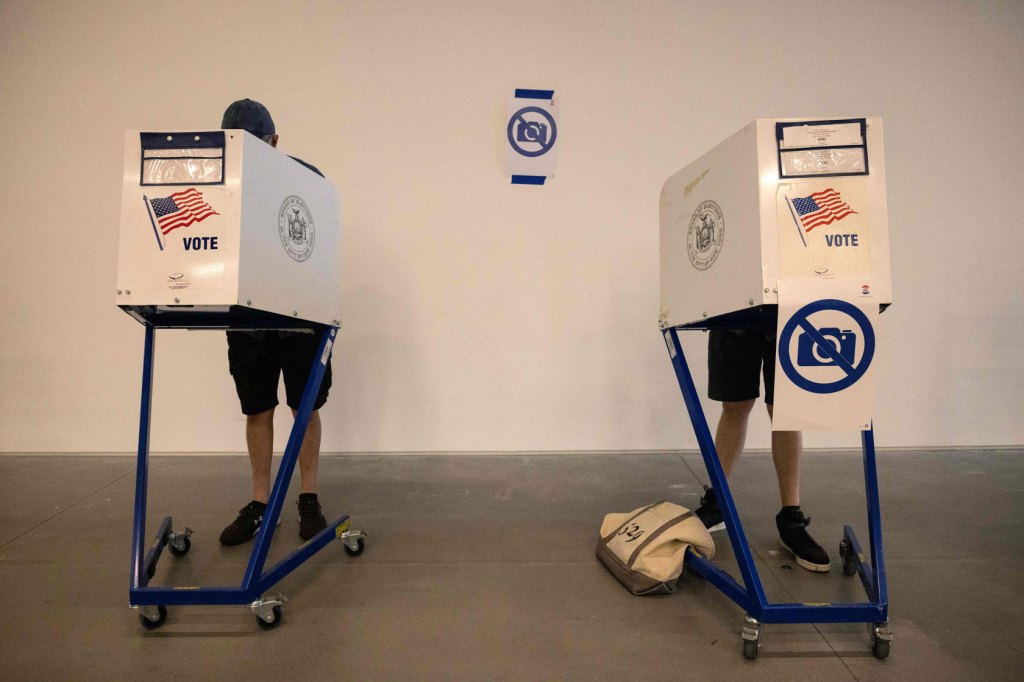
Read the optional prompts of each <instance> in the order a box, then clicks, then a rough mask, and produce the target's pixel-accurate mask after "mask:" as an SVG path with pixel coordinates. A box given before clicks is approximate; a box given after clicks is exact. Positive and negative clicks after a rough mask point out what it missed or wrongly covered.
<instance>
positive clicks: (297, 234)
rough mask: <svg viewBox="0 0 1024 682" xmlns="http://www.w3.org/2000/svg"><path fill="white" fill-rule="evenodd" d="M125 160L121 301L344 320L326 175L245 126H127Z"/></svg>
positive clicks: (334, 208) (333, 205)
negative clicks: (180, 128) (220, 128)
mask: <svg viewBox="0 0 1024 682" xmlns="http://www.w3.org/2000/svg"><path fill="white" fill-rule="evenodd" d="M124 158H125V163H124V180H123V182H124V189H123V194H122V203H121V230H120V242H119V254H118V270H117V305H119V306H122V307H125V308H129V307H131V308H138V307H141V306H152V307H155V308H157V309H159V310H162V311H163V310H169V311H174V310H190V311H191V312H194V313H197V314H202V313H203V312H204V311H209V312H224V311H227V310H242V311H243V312H244V310H246V309H249V310H252V311H265V312H270V313H276V314H279V315H285V316H287V317H290V318H297V319H300V320H307V321H311V322H317V323H321V324H327V325H334V326H338V325H339V324H340V320H341V304H340V276H341V272H340V269H341V266H340V214H339V203H338V195H337V193H336V192H335V190H334V188H333V187H332V186H331V184H330V183H329V182H327V181H326V180H325V179H324V178H322V177H320V176H319V175H317V174H316V173H314V172H313V171H311V170H309V169H308V168H306V167H305V166H303V165H302V164H300V163H299V162H297V161H295V160H294V159H291V158H289V157H288V156H286V155H285V154H282V153H281V152H279V151H277V150H276V149H274V148H273V147H271V146H270V145H269V144H266V143H265V142H263V141H262V140H260V139H258V138H256V137H254V136H252V135H250V134H249V133H247V132H245V131H242V130H224V131H203V132H191V131H177V132H175V131H171V132H160V133H146V132H140V131H127V132H126V134H125V157H124Z"/></svg>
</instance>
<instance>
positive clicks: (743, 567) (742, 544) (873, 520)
mask: <svg viewBox="0 0 1024 682" xmlns="http://www.w3.org/2000/svg"><path fill="white" fill-rule="evenodd" d="M664 336H665V342H666V345H667V346H668V351H669V356H670V358H671V360H672V366H673V367H674V368H675V372H676V378H677V379H678V380H679V388H680V390H681V391H682V394H683V400H684V402H685V403H686V409H687V412H688V414H689V417H690V422H691V424H692V425H693V430H694V435H695V436H696V438H697V444H698V446H699V447H700V452H701V456H702V457H703V459H704V465H705V467H706V468H707V471H708V477H709V478H710V479H711V485H712V486H713V487H714V489H715V495H716V497H717V498H718V502H719V505H720V507H721V508H722V516H723V517H724V519H725V524H726V531H727V532H728V536H729V542H730V543H731V545H732V548H733V553H734V554H735V556H736V563H737V564H738V567H739V571H740V575H741V577H742V579H743V584H742V585H741V584H740V583H739V582H737V581H736V580H735V579H734V578H733V577H732V576H731V575H729V574H728V573H727V572H726V571H724V570H723V569H721V568H719V567H718V566H716V565H715V564H714V563H712V562H711V561H709V560H708V559H707V558H706V557H704V556H701V555H700V554H699V553H697V552H696V551H694V550H693V549H692V548H691V549H690V550H688V551H687V555H686V566H687V567H688V568H690V569H692V570H693V571H695V572H696V573H698V574H699V575H701V576H703V577H704V578H705V579H707V580H708V581H709V582H710V583H711V584H712V585H714V586H715V587H717V588H718V589H719V590H720V591H721V592H723V593H724V594H725V595H726V596H727V597H729V598H730V599H731V600H732V601H734V602H735V603H736V604H737V605H739V606H740V607H741V608H742V609H744V610H745V611H746V616H745V620H744V627H743V634H742V638H743V655H744V656H745V657H747V658H750V659H753V658H756V657H757V652H758V649H759V647H760V634H761V632H760V629H761V628H760V626H761V624H762V623H867V624H868V631H869V635H870V637H871V647H872V652H873V653H874V655H875V656H876V657H877V658H886V657H887V656H888V655H889V646H890V642H891V641H892V633H891V632H890V630H889V628H888V593H887V589H886V581H885V563H884V557H883V552H882V525H881V512H880V506H879V498H878V478H877V473H876V469H875V447H874V434H873V432H872V431H870V430H869V431H865V432H864V433H863V437H862V441H863V449H864V482H865V487H866V489H867V507H868V509H867V511H868V531H869V538H870V540H869V541H870V552H871V558H870V563H869V562H868V561H867V559H866V558H865V556H864V554H863V553H862V552H861V551H860V544H859V543H858V541H857V536H856V534H855V533H854V532H853V529H852V528H851V527H850V526H849V525H847V526H845V528H844V533H843V540H842V541H841V543H840V555H841V557H842V558H843V571H844V573H846V574H847V575H853V574H854V573H859V575H860V577H861V582H862V583H863V585H864V589H865V592H867V595H868V599H869V601H867V602H863V603H861V602H858V603H844V604H799V603H789V604H787V603H775V604H773V603H769V602H768V599H767V597H766V596H765V593H764V588H763V586H762V584H761V580H760V577H759V576H758V572H757V567H756V566H755V564H754V560H753V557H752V555H751V552H750V547H749V545H748V543H747V539H746V536H745V535H744V533H743V528H742V526H741V524H740V520H739V516H738V514H737V512H736V505H735V502H734V501H733V498H732V493H731V491H730V490H729V484H728V481H727V480H726V478H725V473H724V471H723V470H722V465H721V464H720V463H719V461H718V453H717V452H716V450H715V443H714V439H713V438H712V436H711V431H710V429H709V428H708V423H707V419H706V417H705V416H704V410H703V408H702V407H701V404H700V397H699V396H698V395H697V389H696V387H695V386H694V383H693V378H692V376H691V375H690V370H689V367H688V366H687V363H686V358H685V355H684V353H683V348H682V344H681V343H680V342H679V335H678V333H677V330H676V329H674V328H670V329H666V330H664Z"/></svg>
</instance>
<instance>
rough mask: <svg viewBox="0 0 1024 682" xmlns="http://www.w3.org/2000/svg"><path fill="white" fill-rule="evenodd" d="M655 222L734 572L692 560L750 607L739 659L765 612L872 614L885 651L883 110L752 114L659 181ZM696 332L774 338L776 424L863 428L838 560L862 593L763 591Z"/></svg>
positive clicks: (670, 323) (879, 651)
mask: <svg viewBox="0 0 1024 682" xmlns="http://www.w3.org/2000/svg"><path fill="white" fill-rule="evenodd" d="M660 219H661V226H660V230H661V235H660V248H661V310H660V318H659V326H660V327H661V330H662V334H663V336H664V339H665V343H666V346H667V348H668V351H669V356H670V358H671V360H672V363H673V367H674V369H675V371H676V375H677V378H678V380H679V385H680V389H681V390H682V393H683V398H684V400H685V402H686V406H687V410H688V413H689V416H690V420H691V422H692V424H693V428H694V432H695V435H696V437H697V441H698V443H699V445H700V449H701V453H702V455H703V457H704V461H705V465H706V466H707V469H708V475H709V478H710V479H711V483H712V486H713V487H714V490H715V493H716V496H717V499H718V501H719V504H720V506H721V508H722V513H723V516H724V518H725V523H726V528H727V530H728V535H729V540H730V542H731V543H732V546H733V548H734V550H735V553H736V557H737V562H738V564H739V570H740V572H741V574H742V578H743V584H742V585H740V584H739V583H738V582H737V581H736V580H734V579H733V578H732V577H731V576H730V575H729V574H728V573H726V572H725V571H723V570H722V569H720V568H718V567H717V566H715V565H714V564H712V563H711V562H710V561H708V560H706V559H705V558H704V557H701V556H698V555H694V556H692V557H688V558H687V566H691V567H693V568H694V569H695V570H696V571H697V572H698V573H700V574H701V575H703V576H704V577H706V578H707V579H708V580H709V581H711V582H712V583H713V584H715V585H716V586H717V587H718V588H719V589H721V590H722V591H723V592H724V593H725V594H726V595H727V596H729V597H730V598H731V599H732V600H733V601H735V602H736V603H737V604H739V605H740V606H741V607H743V608H744V609H745V610H746V611H747V616H746V625H745V627H744V630H743V640H744V642H743V643H744V649H743V651H744V655H745V656H747V657H748V658H754V657H756V656H757V652H758V647H759V644H760V625H761V624H762V623H796V622H809V623H812V622H864V623H868V626H869V634H870V638H871V645H872V650H873V653H874V654H875V656H876V657H878V658H885V657H886V656H887V655H888V652H889V643H890V641H891V632H890V631H889V628H888V597H887V592H886V582H885V569H884V563H883V554H882V538H881V524H880V513H879V501H878V486H877V477H876V473H875V454H874V434H873V431H872V414H873V409H874V363H873V359H874V357H875V355H876V353H875V349H876V344H877V333H876V325H875V322H876V320H877V317H878V315H879V313H880V312H881V311H882V310H884V309H885V308H886V307H887V306H889V304H891V302H892V285H891V275H890V258H889V239H888V234H889V229H888V215H887V209H886V194H885V162H884V150H883V140H882V121H881V119H880V118H875V117H863V118H845V119H844V118H831V119H759V120H756V121H754V122H753V123H751V124H750V125H748V126H746V127H744V128H743V129H742V130H740V131H739V132H737V133H736V134H734V135H732V136H731V137H729V138H728V139H726V140H725V141H724V142H722V143H721V144H719V145H717V146H716V147H714V148H713V149H712V150H711V151H709V152H708V153H706V154H704V155H703V156H701V157H700V158H699V159H697V160H696V161H694V162H692V163H690V164H688V165H687V166H686V167H685V168H683V169H682V170H680V171H679V172H677V173H675V174H673V175H672V176H671V177H670V178H669V179H668V180H667V181H666V182H665V183H664V186H663V187H662V191H661V210H660ZM692 329H696V330H710V329H725V330H736V331H741V332H742V333H752V331H751V330H762V331H764V330H768V333H771V334H773V335H775V337H776V341H777V349H776V358H775V359H776V372H775V394H774V407H773V410H774V416H773V425H772V428H773V429H775V430H783V431H790V430H807V429H828V430H846V429H851V430H858V431H860V432H861V434H862V442H863V449H864V472H865V483H866V488H867V506H868V523H869V533H870V551H869V554H870V560H869V558H868V557H866V556H865V554H864V553H863V552H862V551H861V548H860V543H859V541H858V540H857V537H856V534H855V533H854V532H853V529H852V528H851V527H850V526H846V527H845V530H844V537H843V539H842V541H841V542H840V557H841V559H842V562H843V570H844V573H846V574H847V575H853V574H858V575H859V576H860V579H861V582H862V583H863V585H864V588H865V590H866V592H867V594H868V598H869V601H868V602H866V603H855V604H815V605H808V604H771V603H768V601H767V599H766V597H765V594H764V590H763V588H762V585H761V581H760V578H759V576H758V574H757V569H756V567H755V566H754V563H753V559H752V556H751V553H750V550H749V547H748V545H747V541H746V537H745V536H744V534H743V529H742V527H741V526H740V523H739V517H738V516H737V514H736V508H735V505H734V503H733V499H732V496H731V494H730V492H729V487H728V483H727V481H726V480H725V476H724V474H723V471H722V468H721V465H720V463H719V461H718V455H717V452H716V451H715V446H714V439H713V438H712V435H711V432H710V430H709V428H708V425H707V421H706V418H705V416H704V412H703V409H702V407H701V404H700V398H699V396H698V395H697V392H696V389H695V387H694V383H693V380H692V377H691V375H690V371H689V368H688V366H687V364H686V359H685V354H684V352H683V347H682V344H681V343H680V334H679V333H678V332H679V331H681V330H692ZM701 340H702V342H706V341H705V337H704V336H703V335H702V336H701Z"/></svg>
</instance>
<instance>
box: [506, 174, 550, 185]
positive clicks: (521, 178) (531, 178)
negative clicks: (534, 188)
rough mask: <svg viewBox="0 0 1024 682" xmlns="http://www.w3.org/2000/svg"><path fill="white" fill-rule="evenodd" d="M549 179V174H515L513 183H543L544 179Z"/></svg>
mask: <svg viewBox="0 0 1024 682" xmlns="http://www.w3.org/2000/svg"><path fill="white" fill-rule="evenodd" d="M545 180H547V176H544V175H513V176H512V184H513V185H543V184H544V181H545Z"/></svg>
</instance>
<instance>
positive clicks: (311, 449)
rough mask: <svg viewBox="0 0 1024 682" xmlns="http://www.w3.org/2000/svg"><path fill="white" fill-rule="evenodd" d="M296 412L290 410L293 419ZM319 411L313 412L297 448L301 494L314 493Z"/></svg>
mask: <svg viewBox="0 0 1024 682" xmlns="http://www.w3.org/2000/svg"><path fill="white" fill-rule="evenodd" d="M296 414H298V412H297V411H296V410H292V416H293V417H294V416H295V415H296ZM320 434H321V428H320V411H319V410H313V414H311V415H310V417H309V425H308V426H306V435H305V436H304V437H303V439H302V447H301V448H299V475H300V477H301V478H302V492H304V493H315V492H316V479H317V472H318V470H319V467H320Z"/></svg>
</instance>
